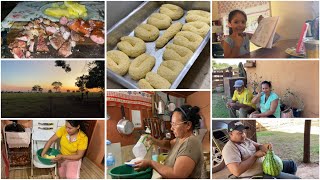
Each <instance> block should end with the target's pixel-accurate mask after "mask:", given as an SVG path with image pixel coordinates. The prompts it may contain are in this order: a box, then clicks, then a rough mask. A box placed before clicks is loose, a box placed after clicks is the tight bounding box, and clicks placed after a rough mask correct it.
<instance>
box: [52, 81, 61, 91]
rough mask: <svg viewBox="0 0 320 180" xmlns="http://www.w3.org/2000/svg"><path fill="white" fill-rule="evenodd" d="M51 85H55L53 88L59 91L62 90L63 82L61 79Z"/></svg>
mask: <svg viewBox="0 0 320 180" xmlns="http://www.w3.org/2000/svg"><path fill="white" fill-rule="evenodd" d="M51 85H52V86H53V89H55V90H56V92H57V91H58V90H59V91H60V87H61V86H62V83H61V82H59V81H55V82H53V83H52V84H51Z"/></svg>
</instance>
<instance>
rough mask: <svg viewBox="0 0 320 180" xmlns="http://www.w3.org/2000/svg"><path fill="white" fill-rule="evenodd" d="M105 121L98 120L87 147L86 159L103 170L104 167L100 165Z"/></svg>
mask: <svg viewBox="0 0 320 180" xmlns="http://www.w3.org/2000/svg"><path fill="white" fill-rule="evenodd" d="M104 123H105V121H104V120H98V121H97V123H96V125H95V127H94V130H93V133H92V138H91V140H90V144H89V145H88V149H87V154H86V157H88V158H89V159H90V160H91V161H92V162H93V163H94V164H96V165H97V166H98V167H100V168H101V169H104V166H102V165H101V162H102V160H103V158H104V157H105V154H104V153H105V151H104V149H105V139H104V137H105V125H104Z"/></svg>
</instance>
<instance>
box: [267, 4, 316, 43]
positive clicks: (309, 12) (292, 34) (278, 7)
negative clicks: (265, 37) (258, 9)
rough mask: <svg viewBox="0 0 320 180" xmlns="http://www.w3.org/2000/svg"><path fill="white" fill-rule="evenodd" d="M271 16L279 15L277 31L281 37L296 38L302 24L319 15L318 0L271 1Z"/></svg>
mask: <svg viewBox="0 0 320 180" xmlns="http://www.w3.org/2000/svg"><path fill="white" fill-rule="evenodd" d="M271 13H272V16H280V23H279V24H278V27H277V33H278V34H280V36H281V37H282V38H283V39H298V38H299V36H300V32H301V29H302V24H303V23H304V22H305V21H306V20H312V19H314V18H315V17H316V16H319V1H271Z"/></svg>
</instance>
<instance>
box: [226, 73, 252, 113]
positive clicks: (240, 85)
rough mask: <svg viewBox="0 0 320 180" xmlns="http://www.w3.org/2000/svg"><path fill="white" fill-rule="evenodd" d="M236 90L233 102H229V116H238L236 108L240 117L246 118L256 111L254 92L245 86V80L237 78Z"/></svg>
mask: <svg viewBox="0 0 320 180" xmlns="http://www.w3.org/2000/svg"><path fill="white" fill-rule="evenodd" d="M233 87H234V88H235V89H236V90H235V91H234V93H233V96H232V102H228V103H227V107H228V108H229V117H231V118H236V117H237V116H236V110H239V118H246V117H247V116H248V115H249V114H251V113H252V112H254V111H255V109H256V105H255V104H252V102H251V100H252V98H253V94H252V93H251V92H250V91H249V90H248V89H247V88H245V87H244V82H243V80H241V79H240V80H236V81H235V83H234V86H233Z"/></svg>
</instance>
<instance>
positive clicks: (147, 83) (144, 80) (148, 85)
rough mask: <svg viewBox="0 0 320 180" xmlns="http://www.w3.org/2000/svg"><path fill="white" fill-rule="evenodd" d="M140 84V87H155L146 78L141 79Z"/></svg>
mask: <svg viewBox="0 0 320 180" xmlns="http://www.w3.org/2000/svg"><path fill="white" fill-rule="evenodd" d="M138 86H139V88H140V89H154V88H153V87H152V86H151V85H150V83H149V82H148V81H147V80H146V79H140V81H139V82H138Z"/></svg>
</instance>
